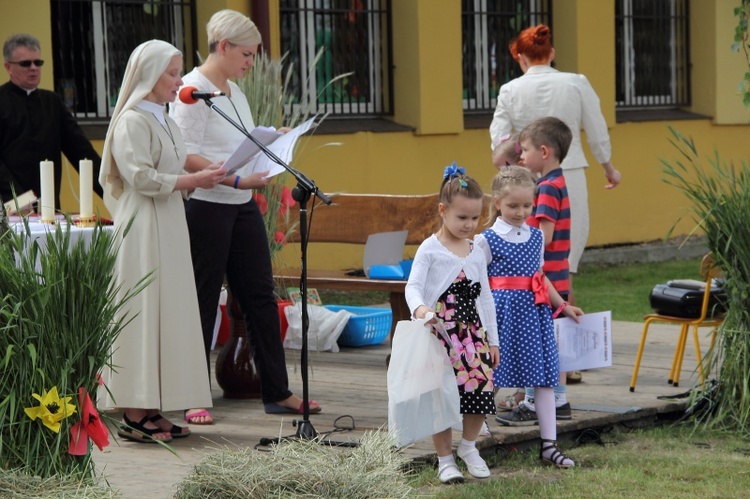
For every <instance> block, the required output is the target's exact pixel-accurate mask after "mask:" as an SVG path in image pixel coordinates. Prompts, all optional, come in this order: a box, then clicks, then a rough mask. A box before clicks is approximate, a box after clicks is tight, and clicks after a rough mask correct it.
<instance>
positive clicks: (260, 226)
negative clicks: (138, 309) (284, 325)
mask: <svg viewBox="0 0 750 499" xmlns="http://www.w3.org/2000/svg"><path fill="white" fill-rule="evenodd" d="M185 214H186V215H187V223H188V228H189V230H190V248H191V252H192V255H193V270H194V272H195V284H196V287H197V290H198V303H199V306H200V314H201V325H202V327H203V341H204V344H205V347H206V360H207V362H208V359H209V355H210V349H211V341H212V340H213V334H214V325H215V323H216V310H217V307H218V306H219V294H220V293H221V286H222V284H223V282H224V276H225V275H226V277H227V283H228V284H229V289H230V290H231V292H232V295H233V297H234V299H235V300H237V303H238V304H239V306H240V308H241V309H242V313H243V315H244V317H245V322H246V324H247V334H248V340H249V342H250V345H251V346H252V349H253V359H254V360H255V366H256V367H257V369H258V374H259V375H260V381H261V392H262V397H263V402H264V403H269V402H278V401H281V400H284V399H286V398H288V397H290V396H291V395H292V392H290V391H289V378H288V376H287V371H286V359H285V357H284V348H283V345H282V343H281V332H280V325H279V313H278V306H277V304H276V296H275V295H274V285H275V284H274V280H273V270H272V267H271V254H270V251H269V249H268V240H267V238H266V230H265V225H264V223H263V217H262V215H261V214H260V210H259V209H258V205H257V203H256V202H255V201H254V200H251V201H250V202H248V203H245V204H223V203H211V202H207V201H201V200H197V199H191V200H188V201H186V202H185ZM209 365H210V364H209ZM209 371H210V369H209ZM209 377H210V374H209Z"/></svg>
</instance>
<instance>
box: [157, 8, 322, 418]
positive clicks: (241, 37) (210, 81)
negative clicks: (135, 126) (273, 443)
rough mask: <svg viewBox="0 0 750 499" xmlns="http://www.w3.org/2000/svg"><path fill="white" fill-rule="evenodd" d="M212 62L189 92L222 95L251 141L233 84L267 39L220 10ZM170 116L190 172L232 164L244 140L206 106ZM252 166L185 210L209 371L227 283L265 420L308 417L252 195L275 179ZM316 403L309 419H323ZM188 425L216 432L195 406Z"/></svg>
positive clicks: (211, 39)
mask: <svg viewBox="0 0 750 499" xmlns="http://www.w3.org/2000/svg"><path fill="white" fill-rule="evenodd" d="M206 31H207V34H208V45H209V54H208V57H207V58H206V60H205V62H204V63H203V64H202V65H200V66H199V67H197V68H195V69H193V70H192V71H191V72H190V73H188V74H187V75H185V78H184V80H185V85H190V86H194V87H196V88H199V89H201V90H208V91H221V92H223V93H224V94H226V95H224V96H221V97H217V98H214V99H213V100H212V102H213V104H214V105H215V106H217V107H218V108H219V109H221V110H222V111H224V113H226V114H227V115H228V116H230V117H231V118H232V119H233V120H234V121H235V122H237V123H238V124H239V125H241V126H242V127H244V128H245V131H246V132H247V133H250V131H251V130H252V129H253V128H255V124H254V122H253V116H252V113H251V110H250V107H249V106H248V104H247V98H246V97H245V96H244V95H243V93H242V91H241V90H240V88H239V87H238V86H237V85H236V84H235V83H234V81H233V80H234V79H237V78H241V77H242V76H243V75H244V74H245V73H246V72H247V71H248V70H249V69H250V68H251V67H252V66H253V64H254V62H255V54H256V53H257V52H258V50H259V48H260V43H261V37H260V32H259V31H258V28H257V27H256V26H255V24H254V23H253V22H252V21H251V20H250V19H249V18H248V17H246V16H245V15H243V14H242V13H240V12H237V11H234V10H221V11H219V12H217V13H215V14H214V15H213V16H211V19H210V20H209V21H208V24H207V25H206ZM171 115H172V117H173V118H174V119H175V121H176V122H177V125H178V126H179V128H180V132H181V133H182V136H183V138H184V139H185V143H186V145H187V154H188V156H187V163H186V165H185V167H186V169H187V170H188V171H199V170H200V169H201V168H204V167H205V166H206V165H208V164H211V163H212V162H214V161H223V160H226V159H227V158H228V157H229V155H230V154H231V153H232V151H234V150H235V149H236V148H237V146H238V145H239V144H241V143H242V142H243V141H244V140H245V135H244V134H243V133H242V132H240V131H239V130H237V129H235V128H234V126H233V125H231V124H230V123H229V122H227V120H225V119H224V118H223V117H222V116H221V115H219V114H218V113H217V112H215V111H213V110H212V109H210V108H209V107H208V106H206V105H205V104H203V103H198V104H195V105H188V104H184V103H181V102H177V103H176V104H175V106H173V107H172V109H171ZM248 170H251V168H249V167H248V166H245V167H243V168H241V169H240V170H239V171H238V172H237V173H236V174H232V175H229V176H228V177H227V179H226V180H224V181H223V182H222V185H219V186H218V187H217V188H216V189H211V190H203V189H198V190H197V191H196V193H195V195H193V196H192V197H191V198H190V200H189V201H188V202H187V203H186V204H185V212H186V215H187V220H188V228H189V231H190V242H191V249H192V257H193V268H194V272H195V282H196V284H197V287H198V302H199V305H200V312H201V319H202V322H203V340H204V345H205V352H206V364H208V358H209V355H210V349H211V342H212V338H213V332H214V324H215V321H216V310H217V308H218V304H219V295H220V293H221V286H222V284H223V282H224V277H225V276H226V280H227V283H228V284H229V289H230V290H231V291H232V295H233V296H234V298H235V299H236V300H237V303H238V304H239V305H240V308H241V309H242V313H243V315H244V317H245V323H246V325H247V333H248V335H249V337H250V339H251V344H252V345H253V359H254V361H255V365H256V367H257V369H258V373H259V375H260V383H261V396H262V399H263V406H264V409H265V412H266V413H272V414H302V413H303V412H304V407H303V401H302V399H301V398H300V397H298V396H297V395H295V394H293V393H292V392H291V391H290V390H289V378H288V375H287V367H286V359H285V356H284V348H283V346H282V343H281V332H280V325H279V312H278V306H277V304H276V297H275V295H274V286H275V282H274V279H273V270H272V267H271V254H270V251H269V248H268V239H267V237H266V228H265V224H264V222H263V216H262V215H261V212H260V208H259V206H258V204H257V203H256V202H255V200H254V199H253V191H252V189H259V188H262V187H264V186H265V185H267V184H268V182H269V180H270V179H269V178H268V177H266V175H267V174H268V172H267V171H266V172H255V173H249V171H248ZM320 410H321V409H320V404H319V403H318V402H317V401H315V400H309V412H310V413H317V412H320ZM186 419H187V420H188V422H189V423H192V424H211V423H212V422H213V419H212V417H211V415H210V413H208V411H206V410H204V409H202V408H201V407H200V406H195V407H194V408H193V410H191V411H188V412H187V414H186Z"/></svg>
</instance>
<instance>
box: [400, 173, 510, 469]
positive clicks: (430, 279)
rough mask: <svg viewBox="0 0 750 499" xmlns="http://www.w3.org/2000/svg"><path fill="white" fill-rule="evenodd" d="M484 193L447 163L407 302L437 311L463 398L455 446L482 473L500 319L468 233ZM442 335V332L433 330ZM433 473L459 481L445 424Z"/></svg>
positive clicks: (418, 309)
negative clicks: (435, 217)
mask: <svg viewBox="0 0 750 499" xmlns="http://www.w3.org/2000/svg"><path fill="white" fill-rule="evenodd" d="M483 198H484V194H483V193H482V189H481V188H480V187H479V184H477V182H476V181H475V180H474V179H472V178H471V177H469V176H467V175H466V170H465V169H464V168H461V167H459V166H457V165H456V163H453V164H452V165H451V166H448V167H446V168H445V172H444V174H443V183H442V186H441V188H440V202H439V204H438V213H439V215H440V217H441V218H442V221H443V223H442V226H441V227H440V229H439V230H438V231H437V232H436V233H435V234H433V235H431V236H430V237H429V238H427V239H426V240H425V241H424V242H423V243H422V244H421V245H420V247H419V249H418V250H417V253H416V255H415V257H414V263H413V265H412V270H411V274H410V275H409V282H408V283H407V284H406V301H407V303H408V305H409V310H411V312H412V315H413V316H414V317H415V318H418V319H421V318H424V317H425V316H426V315H427V314H428V313H430V312H432V313H434V315H435V317H436V320H435V321H441V322H442V324H443V326H444V327H445V329H446V330H447V332H448V335H449V336H450V338H451V342H450V343H451V344H447V343H446V342H445V340H443V339H442V338H441V340H440V341H441V342H442V343H443V344H444V345H445V348H446V351H448V355H449V356H450V358H451V361H452V363H453V369H454V371H455V373H456V382H457V384H458V391H459V394H460V398H461V413H462V414H463V438H462V439H461V443H460V444H459V446H458V452H457V453H458V457H460V458H461V459H462V460H463V461H464V463H466V467H467V468H468V471H469V473H470V474H471V475H472V476H474V477H476V478H487V477H489V476H490V471H489V469H488V468H487V465H486V463H485V462H484V460H483V459H482V457H481V456H480V455H479V451H478V450H477V448H476V445H475V441H476V439H477V437H478V436H479V431H480V430H481V428H482V425H483V423H484V419H485V414H495V403H494V400H493V386H494V385H493V382H492V369H493V368H495V367H496V366H497V364H498V362H499V359H500V357H499V355H500V354H499V351H498V338H497V325H496V321H495V308H494V305H493V302H492V295H491V293H490V288H489V282H488V280H487V265H486V263H485V261H484V255H483V254H482V253H481V252H478V251H475V250H474V244H473V242H472V240H471V237H472V235H473V234H474V231H475V230H476V228H477V225H478V223H479V217H480V216H481V215H482V204H483ZM438 337H439V338H440V335H438ZM432 440H433V443H434V445H435V450H436V451H437V455H438V461H439V465H438V477H439V478H440V481H441V482H443V483H454V482H461V481H463V479H464V477H463V474H462V473H461V472H460V471H459V469H458V467H457V466H456V461H455V459H454V457H453V450H452V434H451V429H450V428H448V429H446V430H444V431H442V432H440V433H437V434H435V435H433V437H432Z"/></svg>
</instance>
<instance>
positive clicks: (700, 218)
mask: <svg viewBox="0 0 750 499" xmlns="http://www.w3.org/2000/svg"><path fill="white" fill-rule="evenodd" d="M670 131H671V133H672V138H671V139H670V142H671V143H672V144H673V145H674V146H675V148H676V149H677V151H678V152H679V153H680V155H681V158H678V159H676V160H674V161H671V162H669V161H665V160H662V163H663V164H664V165H665V166H666V169H665V170H664V171H665V173H666V175H667V178H666V182H667V183H668V184H670V185H672V186H674V187H676V188H678V189H680V190H681V191H682V192H683V193H684V194H685V196H686V197H687V198H688V200H690V201H691V202H692V207H691V211H692V217H693V219H694V220H695V222H696V227H695V230H696V231H702V232H704V233H705V234H706V238H707V245H708V249H709V250H710V251H711V253H712V256H713V258H714V260H715V261H716V263H717V264H718V266H719V267H720V268H721V269H722V271H723V273H724V275H725V277H726V291H727V297H728V298H727V300H728V301H727V311H726V315H725V318H724V322H723V323H722V325H721V326H720V327H719V330H718V335H717V342H716V346H715V347H714V348H713V349H712V350H711V351H710V352H708V354H707V355H706V358H705V360H704V362H705V366H704V369H705V372H710V373H714V375H715V376H717V381H718V390H711V391H710V392H711V393H712V398H713V402H712V404H711V410H708V411H703V412H701V413H700V416H701V417H699V418H698V419H697V420H698V421H699V422H701V423H704V424H706V425H707V426H709V427H718V428H727V429H731V430H736V431H741V432H744V433H745V434H750V426H749V424H750V168H749V167H748V165H747V163H746V162H744V161H743V162H741V163H740V164H739V165H738V164H735V163H729V164H727V163H726V162H724V161H722V160H721V159H720V157H719V153H718V152H714V154H713V156H711V157H707V158H706V159H705V162H704V160H703V159H702V158H701V157H700V155H699V153H698V150H697V148H696V146H695V142H694V141H693V139H692V138H688V137H685V136H684V135H682V134H681V133H680V132H678V131H677V130H675V129H673V128H670ZM706 163H707V164H706ZM696 392H697V393H696V397H700V396H702V394H701V393H699V392H698V391H697V390H696Z"/></svg>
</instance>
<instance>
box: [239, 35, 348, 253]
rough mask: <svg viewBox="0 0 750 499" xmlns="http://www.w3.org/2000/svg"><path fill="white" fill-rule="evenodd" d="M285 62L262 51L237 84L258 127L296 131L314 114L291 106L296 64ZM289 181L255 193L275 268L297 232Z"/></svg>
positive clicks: (273, 182)
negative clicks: (291, 209)
mask: <svg viewBox="0 0 750 499" xmlns="http://www.w3.org/2000/svg"><path fill="white" fill-rule="evenodd" d="M322 55H323V48H322V47H321V49H320V50H319V51H318V53H317V54H316V55H315V59H314V60H313V61H312V64H310V66H309V69H308V74H307V77H306V79H305V81H304V82H302V83H301V84H300V87H301V88H302V89H306V88H309V85H308V82H309V80H310V78H311V76H313V75H315V70H316V67H317V64H318V61H319V60H320V59H321V57H322ZM285 59H286V56H283V57H282V58H281V59H270V58H269V57H268V56H267V55H265V53H264V52H263V51H260V52H259V53H258V54H257V55H256V57H255V64H254V66H253V68H252V69H251V70H250V71H248V72H247V74H246V75H245V76H244V77H243V78H242V79H240V80H239V81H237V84H238V85H239V87H240V88H241V89H242V91H243V93H244V94H245V96H246V97H247V102H248V105H249V106H250V109H251V110H252V112H253V117H254V119H255V124H256V125H258V126H267V127H276V128H281V127H290V128H293V127H295V126H297V125H299V124H301V123H303V122H305V121H307V120H308V119H309V117H310V115H311V114H313V113H312V111H311V110H310V109H308V108H306V107H305V106H301V105H294V106H291V105H290V104H291V103H292V102H293V101H295V96H294V95H292V91H291V89H290V83H291V82H292V70H293V69H294V65H293V64H289V65H288V66H285V63H284V61H285ZM350 74H352V73H346V74H342V75H339V76H336V77H334V78H333V79H332V80H331V81H329V82H328V83H327V84H326V85H325V87H324V88H323V89H322V90H321V93H322V92H323V91H325V90H326V88H328V87H329V86H330V85H331V84H333V83H334V82H336V81H338V80H340V79H342V78H346V77H347V76H349V75H350ZM300 102H307V99H306V98H304V96H303V98H302V99H301V100H300ZM287 108H288V109H292V112H291V113H287V114H285V109H287ZM323 119H325V116H322V117H320V119H319V120H318V121H319V122H320V121H322V120H323ZM298 143H299V142H298ZM295 147H296V145H295ZM288 180H289V173H288V172H284V173H282V174H280V175H276V176H275V177H274V178H273V180H271V183H270V184H268V186H266V187H265V188H263V189H259V190H258V191H256V193H255V200H256V202H257V203H258V204H259V205H260V206H259V207H260V208H261V213H263V220H264V222H265V225H266V236H267V237H268V244H269V249H270V251H271V259H272V260H273V263H274V266H275V267H278V266H281V265H283V262H282V261H280V258H279V251H280V250H281V249H282V248H283V247H284V246H285V245H286V243H287V242H288V241H289V240H290V238H291V236H292V234H293V233H294V232H295V231H296V230H297V223H296V222H292V221H291V220H292V218H291V216H290V210H289V208H290V207H292V206H294V205H295V201H294V199H293V198H292V195H291V191H290V190H289V187H288V186H287V185H286V184H287V182H288Z"/></svg>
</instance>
